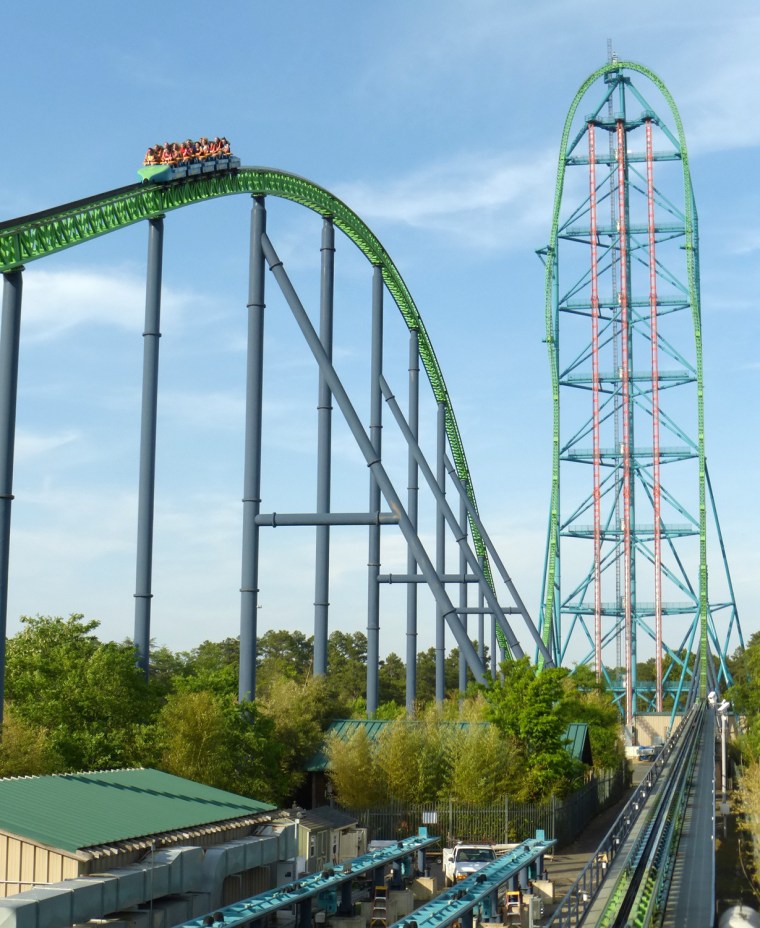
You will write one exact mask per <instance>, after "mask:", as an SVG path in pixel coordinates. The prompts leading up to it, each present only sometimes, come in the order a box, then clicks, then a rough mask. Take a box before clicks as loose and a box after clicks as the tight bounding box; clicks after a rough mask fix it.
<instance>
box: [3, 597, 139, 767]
mask: <svg viewBox="0 0 760 928" xmlns="http://www.w3.org/2000/svg"><path fill="white" fill-rule="evenodd" d="M21 621H22V623H23V625H24V628H23V629H22V630H21V631H20V632H19V633H18V634H17V635H15V636H14V637H12V638H10V639H9V641H8V648H7V665H6V695H7V698H8V702H9V703H10V704H11V705H12V709H13V713H14V714H15V715H16V717H17V718H18V719H19V720H21V721H23V722H24V723H26V724H27V725H30V726H33V727H36V728H38V729H44V730H45V731H46V732H47V738H48V739H49V746H50V749H51V751H52V752H53V753H54V754H55V755H57V756H58V757H59V758H60V762H61V765H62V769H64V770H94V769H103V768H108V767H125V766H134V765H135V764H139V763H140V762H141V759H142V757H141V755H142V750H143V745H144V736H145V732H144V727H145V725H146V723H149V722H150V720H151V718H152V717H153V715H154V713H155V711H156V709H157V703H156V701H155V699H154V698H153V695H152V693H151V692H150V690H149V688H148V686H147V684H146V682H145V680H144V677H143V675H142V673H141V672H140V671H139V670H138V669H137V667H136V666H135V652H134V648H133V647H132V645H131V644H130V643H124V644H116V643H114V642H101V641H99V640H98V638H97V637H96V636H95V635H94V634H93V633H94V631H95V629H96V628H97V627H98V625H99V623H98V622H97V621H94V620H90V621H85V619H84V617H83V616H81V615H71V616H69V618H68V619H63V618H60V617H58V616H35V617H33V618H30V617H28V616H24V617H22V619H21Z"/></svg>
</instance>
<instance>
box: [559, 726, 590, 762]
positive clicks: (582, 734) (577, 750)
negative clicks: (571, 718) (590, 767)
mask: <svg viewBox="0 0 760 928" xmlns="http://www.w3.org/2000/svg"><path fill="white" fill-rule="evenodd" d="M565 747H566V748H567V752H568V754H570V756H571V757H574V758H575V759H576V760H581V761H583V763H584V764H590V763H591V762H592V761H591V741H590V739H589V735H588V725H587V724H586V722H571V723H570V725H568V726H567V729H566V730H565Z"/></svg>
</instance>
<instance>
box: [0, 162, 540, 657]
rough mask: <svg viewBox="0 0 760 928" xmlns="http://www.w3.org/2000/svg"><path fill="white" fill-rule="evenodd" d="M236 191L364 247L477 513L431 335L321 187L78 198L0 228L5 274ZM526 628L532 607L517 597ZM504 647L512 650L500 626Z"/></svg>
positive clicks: (245, 177) (204, 180) (240, 180)
mask: <svg viewBox="0 0 760 928" xmlns="http://www.w3.org/2000/svg"><path fill="white" fill-rule="evenodd" d="M236 194H249V195H253V196H275V197H280V198H282V199H286V200H290V201H292V202H295V203H298V204H299V205H301V206H304V207H306V208H307V209H310V210H312V211H313V212H315V213H318V214H319V215H320V216H323V217H329V218H330V219H332V220H333V222H334V224H335V225H336V226H337V227H338V228H339V229H340V230H341V231H342V232H343V233H345V235H346V236H348V238H349V239H351V241H352V242H353V243H354V244H355V245H356V246H357V247H358V248H359V250H360V251H361V252H362V253H363V254H364V256H365V257H366V258H367V260H368V261H369V262H370V263H371V264H373V265H375V266H378V267H380V268H381V271H382V276H383V281H384V283H385V285H386V287H387V288H388V291H389V292H390V294H391V296H392V297H393V299H394V301H395V303H396V306H397V307H398V309H399V311H400V312H401V315H402V317H403V318H404V321H405V322H406V325H407V327H408V328H409V330H410V331H414V332H416V333H417V335H418V340H419V354H420V358H421V359H422V363H423V366H424V368H425V371H426V373H427V376H428V380H429V382H430V386H431V388H432V390H433V395H434V397H435V400H436V402H437V403H442V404H443V406H444V408H445V425H446V434H447V436H448V440H449V446H450V448H451V456H452V459H453V462H454V466H455V470H456V475H457V477H458V479H459V480H460V481H461V482H462V485H463V486H464V488H465V490H466V492H467V495H468V497H469V499H470V501H471V503H472V507H473V510H474V512H475V513H477V512H478V507H477V501H476V498H475V490H474V487H473V483H472V478H471V475H470V470H469V466H468V463H467V457H466V454H465V450H464V444H463V442H462V436H461V433H460V431H459V426H458V424H457V420H456V417H455V415H454V409H453V406H452V403H451V398H450V396H449V393H448V389H447V387H446V383H445V381H444V378H443V372H442V370H441V367H440V365H439V363H438V359H437V358H436V355H435V351H434V350H433V345H432V343H431V341H430V336H429V335H428V332H427V330H426V328H425V324H424V322H423V320H422V316H421V315H420V312H419V310H418V308H417V306H416V304H415V302H414V299H413V298H412V295H411V293H410V292H409V289H408V287H407V285H406V283H405V282H404V279H403V278H402V276H401V274H400V273H399V270H398V268H397V267H396V265H395V263H394V262H393V261H392V259H391V257H390V255H389V254H388V252H387V251H386V250H385V248H384V247H383V245H382V244H381V242H380V240H379V239H378V238H377V236H376V235H375V234H374V233H373V232H372V231H371V229H370V228H369V227H368V226H367V225H366V223H364V221H363V220H362V219H360V217H359V216H358V215H357V214H356V213H355V212H353V210H351V209H350V208H349V207H348V206H347V205H346V204H345V203H343V202H342V201H341V200H340V199H338V198H337V197H336V196H334V195H333V194H331V193H330V192H329V191H327V190H325V189H324V188H323V187H319V186H318V185H317V184H314V183H312V182H311V181H309V180H306V179H305V178H303V177H299V176H297V175H295V174H290V173H287V172H284V171H278V170H275V169H272V168H263V167H242V168H239V169H237V170H234V171H227V172H220V173H216V174H209V175H200V176H197V177H192V178H185V179H182V180H177V181H172V182H170V183H168V184H148V183H146V184H132V185H130V186H127V187H120V188H117V189H115V190H110V191H107V192H105V193H101V194H97V195H95V196H92V197H87V198H85V199H82V200H76V201H74V202H72V203H67V204H64V205H62V206H59V207H54V208H52V209H47V210H43V211H42V212H39V213H34V214H32V215H29V216H23V217H19V218H17V219H10V220H7V221H5V222H2V223H0V272H2V273H6V272H7V271H10V270H13V269H16V268H20V267H23V266H24V265H25V264H28V263H29V262H31V261H35V260H39V259H40V258H44V257H47V256H49V255H52V254H56V253H57V252H59V251H63V250H65V249H67V248H72V247H74V246H76V245H79V244H82V243H84V242H86V241H90V240H92V239H94V238H98V237H99V236H101V235H106V234H109V233H111V232H116V231H118V230H119V229H123V228H126V227H127V226H130V225H134V224H135V223H137V222H141V221H144V220H146V219H151V218H155V217H157V216H161V215H164V214H165V213H167V212H169V211H171V210H175V209H179V208H182V207H185V206H191V205H193V204H195V203H199V202H203V201H205V200H211V199H216V198H218V197H224V196H232V195H236ZM469 522H470V530H471V535H472V539H473V544H474V547H475V551H476V553H477V555H478V557H479V558H480V559H481V563H482V565H483V572H484V574H485V576H486V579H487V580H488V583H489V585H490V586H491V588H492V589H493V588H494V582H493V573H492V570H491V564H490V560H489V555H488V550H487V548H486V544H485V542H484V539H483V536H482V534H481V532H480V530H479V528H478V525H477V524H476V520H475V519H474V518H473V517H472V516H471V517H470V520H469ZM516 603H517V606H518V611H519V612H520V613H521V615H522V616H523V619H524V621H525V622H526V623H530V624H532V620H531V618H530V615H529V614H528V611H527V608H526V607H525V605H524V604H523V603H522V602H521V601H520V600H519V598H518V599H517V600H516ZM497 636H498V638H499V643H500V645H501V646H502V647H503V648H505V650H506V653H507V654H509V653H510V651H509V647H508V644H507V641H506V638H505V636H504V633H503V632H502V630H501V629H500V628H497Z"/></svg>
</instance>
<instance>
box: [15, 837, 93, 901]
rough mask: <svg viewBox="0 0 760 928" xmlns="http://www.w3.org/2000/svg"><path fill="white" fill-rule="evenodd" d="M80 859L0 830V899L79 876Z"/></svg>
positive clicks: (80, 872) (81, 865) (81, 863)
mask: <svg viewBox="0 0 760 928" xmlns="http://www.w3.org/2000/svg"><path fill="white" fill-rule="evenodd" d="M82 867H83V862H82V861H79V860H77V859H76V858H75V857H67V856H66V855H65V854H62V853H61V852H60V851H54V850H51V849H50V848H45V847H40V846H39V845H37V844H32V842H30V841H24V840H22V839H21V838H15V837H13V836H12V835H8V834H3V833H2V832H0V898H5V897H6V896H14V895H15V894H16V893H21V892H24V891H25V890H27V889H32V887H33V886H39V885H40V884H45V883H57V882H59V881H60V880H69V879H73V878H74V877H77V876H80V875H81V874H82V872H83V870H82Z"/></svg>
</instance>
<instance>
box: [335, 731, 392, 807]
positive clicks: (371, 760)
mask: <svg viewBox="0 0 760 928" xmlns="http://www.w3.org/2000/svg"><path fill="white" fill-rule="evenodd" d="M325 751H326V754H327V768H328V771H329V775H330V781H331V782H332V784H333V787H334V788H335V796H336V799H337V800H338V801H339V802H340V804H341V805H342V806H345V807H347V808H369V807H371V806H376V805H381V804H382V803H383V802H385V801H386V800H387V798H388V794H387V790H386V788H385V781H384V779H383V777H382V776H381V774H380V771H379V770H378V767H377V751H376V745H375V744H374V743H373V742H372V741H371V740H370V738H369V736H368V735H367V732H366V730H365V729H364V728H363V727H360V728H357V730H356V731H355V732H354V734H353V735H352V736H351V738H349V739H348V740H347V741H343V740H342V739H341V738H340V737H339V736H338V735H336V734H334V733H333V734H331V735H330V736H329V737H328V739H327V744H326V746H325Z"/></svg>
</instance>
